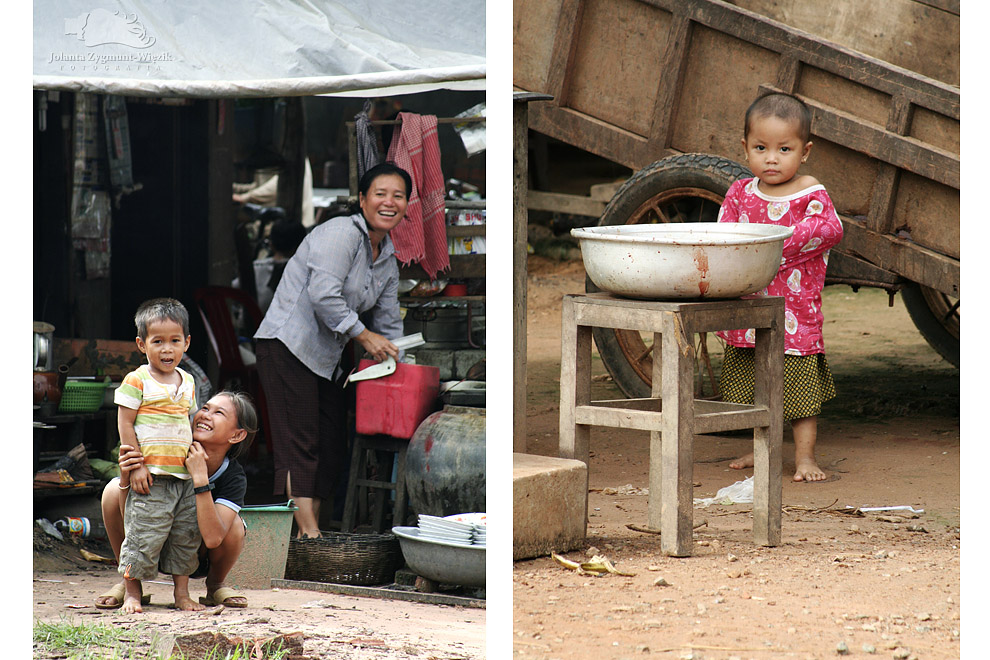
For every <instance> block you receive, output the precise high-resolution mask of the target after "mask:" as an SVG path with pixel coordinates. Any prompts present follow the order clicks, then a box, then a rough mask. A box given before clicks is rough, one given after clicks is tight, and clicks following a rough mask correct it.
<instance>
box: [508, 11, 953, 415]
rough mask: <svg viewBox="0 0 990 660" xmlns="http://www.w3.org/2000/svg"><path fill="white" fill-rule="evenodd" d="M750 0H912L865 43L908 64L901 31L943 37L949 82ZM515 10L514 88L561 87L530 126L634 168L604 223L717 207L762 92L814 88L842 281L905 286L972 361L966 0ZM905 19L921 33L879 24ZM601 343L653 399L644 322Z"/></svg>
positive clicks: (918, 314)
mask: <svg viewBox="0 0 990 660" xmlns="http://www.w3.org/2000/svg"><path fill="white" fill-rule="evenodd" d="M737 5H749V6H751V7H755V8H758V9H760V10H761V11H764V12H765V13H769V12H771V11H777V12H783V11H785V10H786V9H789V10H790V11H791V12H792V15H790V16H789V17H786V18H788V20H789V22H791V23H792V24H793V23H795V22H796V21H795V20H793V19H794V15H793V14H794V13H795V12H798V10H801V9H804V10H806V11H811V10H810V8H811V7H812V6H814V7H816V8H817V9H816V11H819V12H821V13H822V15H823V16H824V15H826V14H828V13H829V12H846V14H847V16H846V18H847V19H849V18H856V17H855V16H851V15H849V14H850V12H857V11H858V12H873V13H874V14H875V15H879V14H881V13H883V12H887V13H888V14H890V13H891V12H893V11H894V10H895V9H896V10H897V11H899V12H901V14H900V15H898V17H895V18H893V19H891V18H888V17H885V18H884V20H887V21H888V23H887V24H886V26H880V25H879V24H878V25H877V26H875V29H874V33H873V34H872V37H873V38H875V41H874V39H872V38H868V37H871V33H870V28H871V26H870V25H866V26H863V25H858V26H855V27H856V28H857V29H860V33H859V36H856V35H855V34H853V37H852V40H855V39H856V38H859V39H862V40H863V41H862V43H864V44H867V45H868V46H869V47H868V48H864V49H863V50H870V52H873V53H879V54H880V55H882V56H883V57H885V58H888V59H892V60H895V61H898V60H899V61H901V62H904V61H905V60H904V58H905V57H907V56H905V55H904V54H903V53H900V54H899V53H898V52H897V48H898V45H900V44H903V43H910V42H909V39H910V38H929V39H931V40H932V41H931V42H929V43H927V44H921V47H922V50H923V51H924V52H923V55H924V57H920V56H919V58H918V62H925V63H926V64H925V65H924V66H925V67H929V66H931V62H933V61H934V62H936V63H937V62H939V61H941V62H945V63H948V69H949V71H948V74H947V75H945V76H943V78H944V79H948V80H949V82H941V81H939V80H936V79H934V78H932V77H927V76H926V75H922V74H921V73H917V72H915V71H913V70H911V69H909V68H906V67H905V66H897V65H894V64H890V63H889V62H887V61H884V60H882V59H879V58H878V57H873V56H870V55H865V54H863V52H860V51H858V50H853V49H852V48H850V47H848V46H844V45H839V44H838V43H836V42H834V41H830V40H828V39H825V38H823V37H820V36H816V34H812V33H810V32H807V31H802V30H799V29H797V28H795V27H790V26H788V25H785V24H784V23H783V22H780V21H777V20H774V19H773V18H770V17H768V16H766V15H764V14H763V13H757V12H756V11H751V10H749V9H745V8H743V7H740V6H737ZM880 5H882V7H880ZM822 7H825V8H824V9H823V8H822ZM905 12H911V14H910V15H907V14H905ZM895 13H896V12H895ZM905 17H906V18H905ZM805 18H807V17H805ZM870 20H871V17H870V16H866V15H864V16H863V17H862V19H861V21H860V23H863V22H864V21H866V22H868V21H870ZM876 20H879V19H876ZM926 21H927V24H926V23H925V22H926ZM919 22H920V25H919ZM514 23H515V37H514V52H513V57H514V70H513V75H514V83H515V86H516V88H517V89H520V90H526V91H530V92H541V93H545V94H549V95H552V96H553V100H552V101H548V102H541V103H534V104H532V107H531V108H530V115H529V126H530V128H531V130H533V131H536V132H538V133H542V134H544V135H546V136H549V137H551V138H555V139H558V140H561V141H563V142H566V143H568V144H571V145H574V146H576V147H579V148H581V149H583V150H585V151H588V152H591V153H593V154H596V155H598V156H601V157H604V158H607V159H609V160H612V161H614V162H616V163H619V164H622V165H625V166H628V167H630V168H632V169H633V170H634V171H636V172H635V174H634V175H633V176H632V177H631V178H630V179H629V180H627V181H626V182H625V183H624V184H623V185H622V186H621V187H620V188H619V189H618V191H617V192H616V193H615V195H614V196H613V197H612V198H611V201H610V202H609V203H608V205H607V206H606V207H605V210H604V212H603V213H602V215H601V218H600V220H599V224H602V225H616V224H625V223H643V222H684V221H714V220H715V218H716V215H717V212H718V208H719V205H720V203H721V201H722V198H723V196H724V194H725V192H726V190H727V189H728V187H729V185H730V184H731V183H732V181H734V180H735V179H737V178H739V177H741V176H748V175H749V172H748V170H747V169H746V168H745V167H744V166H743V165H741V164H739V163H738V162H736V161H737V160H741V159H742V156H743V154H742V149H741V146H740V139H741V137H742V129H743V126H742V117H743V115H744V114H745V110H746V108H747V106H748V105H749V103H750V102H751V101H752V100H753V99H754V98H756V96H757V95H758V94H759V93H760V92H762V91H768V90H781V91H785V92H791V93H794V94H796V95H798V96H799V97H800V98H802V99H803V100H804V101H805V102H806V103H807V104H808V105H809V106H810V107H811V109H812V112H813V121H812V140H813V142H814V144H815V147H814V151H813V154H812V158H811V159H810V161H809V163H808V165H807V166H806V169H805V170H804V171H806V172H807V173H808V174H811V175H812V176H815V177H817V178H818V179H819V180H820V181H822V182H823V183H825V185H826V186H827V188H828V190H829V194H830V195H831V196H832V199H833V201H834V202H835V205H836V208H837V209H838V211H839V214H840V216H841V218H842V221H843V225H844V227H845V235H844V238H843V240H842V242H841V244H840V245H839V246H837V247H836V248H835V249H834V250H833V251H832V254H831V259H830V262H829V271H828V275H829V278H828V281H829V283H846V284H851V285H853V286H854V287H857V286H878V287H883V288H885V289H887V290H888V291H889V292H890V293H891V295H893V293H894V292H897V291H900V293H901V295H902V297H903V299H904V302H905V304H906V306H907V308H908V311H909V312H910V314H911V316H912V318H913V320H914V322H915V324H916V325H917V326H918V328H919V330H920V331H921V332H922V334H923V335H924V336H925V338H926V339H927V340H928V341H929V343H930V344H931V345H932V346H933V347H934V348H935V349H936V350H938V351H939V353H940V354H941V355H942V356H943V357H945V358H946V359H947V360H949V361H951V362H953V363H954V364H956V365H957V366H958V360H959V176H960V175H959V87H958V86H957V85H956V84H954V83H957V82H958V43H959V2H958V0H955V1H954V0H930V1H922V0H886V2H883V3H857V2H835V3H811V2H805V1H804V0H790V1H789V2H788V0H781V1H779V2H768V1H762V0H739V1H738V2H737V3H736V4H729V3H728V2H722V1H720V0H516V1H515V3H514ZM848 23H849V21H847V26H848ZM547 26H550V27H551V29H550V30H548V29H547ZM898 26H903V30H912V32H911V33H910V34H908V33H888V34H877V32H883V30H884V29H887V30H893V29H900V28H899V27H898ZM846 31H847V33H850V34H852V33H853V32H855V30H853V29H851V28H848V27H847V29H846ZM926 35H927V36H926ZM847 36H848V35H847ZM849 40H850V39H846V41H847V43H848V42H849ZM935 48H937V49H938V51H937V52H936V51H935V50H933V49H935ZM871 49H872V50H871ZM884 49H886V50H884ZM899 58H900V59H899ZM953 58H955V59H953ZM908 63H911V62H910V61H908ZM953 63H954V67H955V68H954V69H952V66H953ZM919 68H921V67H919ZM944 69H945V67H942V69H940V70H944ZM928 72H929V74H930V75H935V73H932V71H930V70H929V71H928ZM595 341H596V344H597V346H598V350H599V352H600V353H601V355H602V359H603V361H604V362H605V365H606V367H607V368H608V370H609V372H610V373H611V374H612V376H613V378H614V379H615V381H616V383H617V384H618V385H619V386H620V387H621V388H622V390H623V391H624V392H625V393H626V394H627V395H628V396H645V395H648V394H649V391H650V381H651V374H652V358H651V354H650V352H649V347H648V346H647V344H645V343H644V340H643V339H642V338H641V337H640V335H639V334H638V333H634V332H629V331H618V330H608V329H599V330H597V331H596V333H595Z"/></svg>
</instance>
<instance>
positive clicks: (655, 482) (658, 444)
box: [646, 332, 664, 529]
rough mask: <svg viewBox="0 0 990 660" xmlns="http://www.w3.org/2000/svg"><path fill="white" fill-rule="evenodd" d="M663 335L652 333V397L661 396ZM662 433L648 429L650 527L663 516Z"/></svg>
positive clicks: (647, 518)
mask: <svg viewBox="0 0 990 660" xmlns="http://www.w3.org/2000/svg"><path fill="white" fill-rule="evenodd" d="M662 347H663V335H662V334H660V333H659V332H654V333H653V381H652V389H651V391H650V396H651V397H652V398H654V399H660V398H662V397H663V350H662ZM663 413H664V409H663V404H662V403H661V404H660V415H661V418H660V419H661V423H663ZM662 455H663V433H661V432H660V430H659V429H657V430H655V431H650V474H649V489H650V496H649V499H648V501H647V505H646V524H647V526H649V527H650V528H651V529H660V528H661V527H660V525H661V522H662V518H663V515H662V514H663V511H662V507H661V502H663V465H662V461H661V458H660V457H661V456H662Z"/></svg>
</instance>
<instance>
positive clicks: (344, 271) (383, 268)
mask: <svg viewBox="0 0 990 660" xmlns="http://www.w3.org/2000/svg"><path fill="white" fill-rule="evenodd" d="M411 188H412V180H411V179H410V177H409V174H408V173H407V172H406V171H405V170H403V169H401V168H399V167H397V166H395V165H392V164H390V163H384V164H381V165H378V166H376V167H373V168H371V169H370V170H368V171H367V172H366V173H365V174H364V176H363V177H362V178H361V181H360V183H359V186H358V191H359V193H360V194H359V203H360V206H361V212H360V213H356V214H354V215H352V216H349V217H338V218H331V219H330V220H327V221H326V222H325V223H323V224H321V225H319V226H317V227H315V228H314V229H313V231H312V232H310V233H309V235H308V236H307V237H306V239H305V240H304V241H303V242H302V244H301V245H300V246H299V248H298V250H296V253H295V255H294V256H293V257H292V259H290V260H289V262H288V263H287V264H286V266H285V272H284V273H283V275H282V279H281V280H280V281H279V284H278V288H277V289H276V290H275V297H274V298H273V299H272V304H271V306H270V307H269V308H268V312H267V314H265V319H264V321H263V322H262V323H261V326H260V327H259V328H258V331H257V332H256V333H255V335H254V336H255V338H256V339H258V343H257V356H258V373H259V375H260V377H261V384H262V387H263V388H264V390H265V396H266V398H267V403H268V417H269V423H270V427H271V430H272V447H273V450H274V460H275V494H276V495H282V494H287V495H288V496H289V497H292V498H293V499H294V500H295V503H296V505H297V507H298V511H296V513H295V516H296V523H297V526H298V528H299V534H300V536H319V524H318V521H319V516H320V503H321V501H322V500H324V499H326V498H327V497H328V496H329V495H330V493H331V492H332V488H333V487H334V486H335V485H336V481H337V479H339V478H341V477H343V476H344V475H343V470H342V466H343V458H344V457H345V456H346V447H347V429H346V419H347V416H346V399H345V398H344V393H343V389H342V387H341V385H340V383H341V381H342V379H343V376H345V375H346V374H345V373H344V369H343V367H342V359H341V358H342V356H343V354H344V348H345V346H346V345H347V343H348V341H350V340H352V339H353V340H354V341H356V342H357V343H358V344H360V345H361V347H363V348H364V350H365V351H366V352H367V353H368V354H369V355H370V356H371V357H373V358H375V359H377V360H383V359H385V357H386V356H387V355H391V356H392V357H395V358H397V357H398V356H399V351H398V349H397V348H396V346H395V345H394V344H393V343H392V342H391V341H390V340H391V339H397V338H398V337H401V336H402V319H401V317H400V316H399V300H398V283H399V267H398V264H397V263H396V260H395V248H394V247H393V245H392V241H391V239H390V238H389V236H388V233H389V231H391V230H392V229H393V228H394V227H395V226H396V225H398V224H399V221H401V220H402V218H403V216H404V215H405V212H406V206H407V204H408V197H409V191H410V189H411ZM372 328H373V329H372Z"/></svg>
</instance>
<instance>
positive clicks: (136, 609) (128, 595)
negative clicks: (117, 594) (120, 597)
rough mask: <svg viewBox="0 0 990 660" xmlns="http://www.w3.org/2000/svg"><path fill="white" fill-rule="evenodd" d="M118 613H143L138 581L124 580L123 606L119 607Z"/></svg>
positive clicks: (139, 582)
mask: <svg viewBox="0 0 990 660" xmlns="http://www.w3.org/2000/svg"><path fill="white" fill-rule="evenodd" d="M120 611H121V612H125V613H127V614H140V613H141V612H142V611H143V610H142V609H141V581H140V580H131V579H125V580H124V604H123V605H121V606H120Z"/></svg>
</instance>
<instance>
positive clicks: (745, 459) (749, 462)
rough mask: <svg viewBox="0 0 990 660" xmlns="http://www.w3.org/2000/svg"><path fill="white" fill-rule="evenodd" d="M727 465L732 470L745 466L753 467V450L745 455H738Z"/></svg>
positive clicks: (741, 468)
mask: <svg viewBox="0 0 990 660" xmlns="http://www.w3.org/2000/svg"><path fill="white" fill-rule="evenodd" d="M729 467H730V468H732V469H733V470H745V469H746V468H751V467H753V452H749V453H748V454H746V455H745V456H740V457H739V458H737V459H736V460H734V461H732V462H731V463H729Z"/></svg>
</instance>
